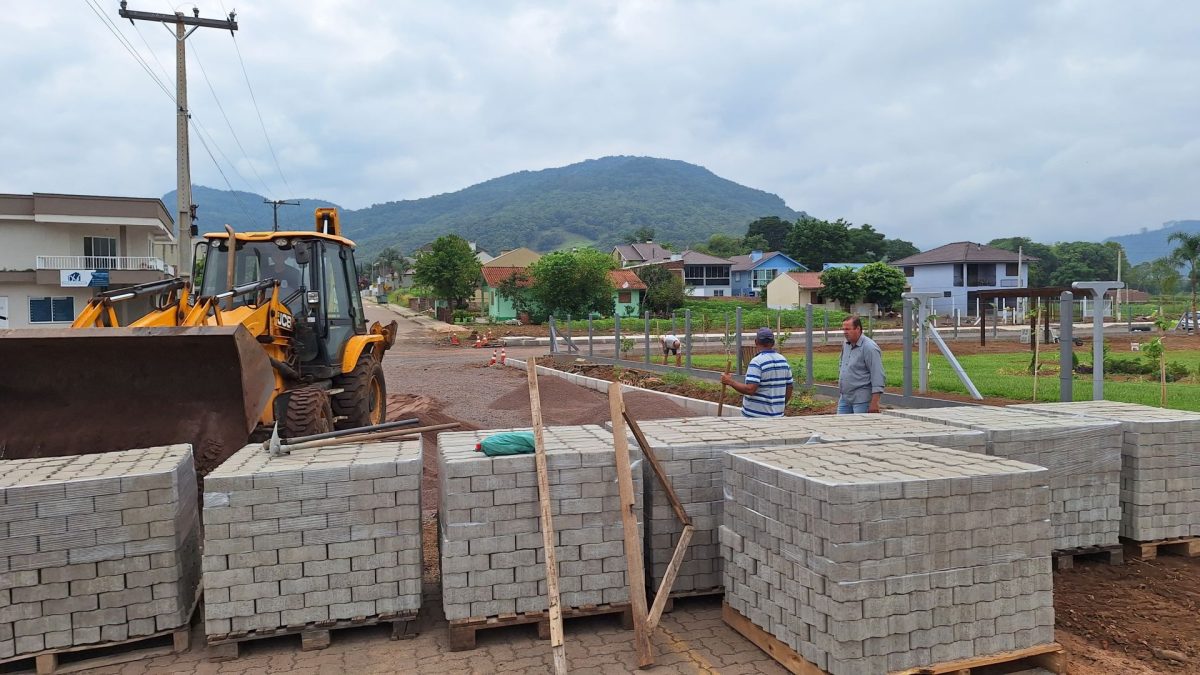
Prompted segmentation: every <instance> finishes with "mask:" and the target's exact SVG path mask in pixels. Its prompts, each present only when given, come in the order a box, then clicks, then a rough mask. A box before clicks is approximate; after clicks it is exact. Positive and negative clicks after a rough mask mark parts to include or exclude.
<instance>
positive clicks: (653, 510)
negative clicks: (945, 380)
mask: <svg viewBox="0 0 1200 675" xmlns="http://www.w3.org/2000/svg"><path fill="white" fill-rule="evenodd" d="M639 426H640V428H641V430H642V432H643V433H644V434H645V436H646V440H647V442H649V444H650V447H651V449H653V451H654V454H655V456H656V457H658V459H659V461H660V462H661V463H662V465H663V469H664V471H665V472H666V474H667V475H668V477H669V478H670V480H671V484H672V486H673V487H674V489H675V492H676V493H678V495H679V500H680V502H682V504H683V506H684V509H685V510H686V511H687V513H688V515H690V516H691V519H692V525H693V526H694V528H695V531H694V533H693V535H692V543H691V544H690V545H689V546H688V552H687V554H686V556H685V558H684V562H683V564H682V565H681V566H680V568H679V575H678V577H677V578H676V580H675V583H674V585H673V589H674V590H675V592H677V593H686V592H690V591H694V592H704V591H710V590H714V591H715V590H718V589H719V588H720V586H721V584H722V575H721V564H722V560H721V552H720V548H719V546H718V542H717V527H718V526H719V525H720V524H721V506H722V501H723V495H722V488H721V462H722V456H723V455H724V454H725V453H726V452H728V451H730V450H746V449H747V448H752V447H775V446H782V445H796V444H802V443H808V442H831V441H846V440H865V441H871V440H883V439H893V438H904V439H908V440H913V441H920V442H924V443H932V444H934V445H939V446H943V447H950V448H958V449H960V450H966V451H970V452H981V453H982V452H984V449H985V447H986V446H985V440H984V436H983V433H982V432H978V431H970V430H966V429H953V428H948V427H946V426H945V425H942V424H934V423H932V422H921V421H918V420H899V419H896V418H889V417H884V416H882V415H837V416H835V415H817V416H809V417H784V418H775V419H748V418H735V417H689V418H681V419H665V420H652V421H646V422H641V423H639ZM630 438H631V440H630V443H631V444H633V445H635V446H636V442H635V441H634V440H632V437H630ZM643 479H644V480H645V481H646V484H647V491H646V534H647V537H648V539H649V546H648V548H647V559H648V560H647V562H648V569H649V571H650V575H651V581H652V582H653V584H654V585H656V586H657V584H658V583H659V582H660V581H661V580H662V577H663V575H664V574H665V573H666V569H667V565H668V564H669V563H670V561H671V556H672V555H673V554H674V552H675V545H676V544H677V543H678V542H679V536H680V534H681V533H682V531H683V526H682V525H681V524H680V523H679V519H678V518H676V516H675V512H674V511H673V510H672V509H671V504H670V502H669V501H668V500H667V493H666V491H665V490H664V489H663V487H662V485H661V484H660V482H659V481H658V480H657V478H655V476H654V475H653V473H651V472H650V468H649V466H646V467H643Z"/></svg>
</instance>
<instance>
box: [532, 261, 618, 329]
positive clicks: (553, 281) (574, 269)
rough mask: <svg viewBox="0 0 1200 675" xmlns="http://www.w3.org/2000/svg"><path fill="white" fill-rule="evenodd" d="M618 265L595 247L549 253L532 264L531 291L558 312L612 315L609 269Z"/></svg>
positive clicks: (536, 299) (539, 302)
mask: <svg viewBox="0 0 1200 675" xmlns="http://www.w3.org/2000/svg"><path fill="white" fill-rule="evenodd" d="M615 266H616V263H615V262H614V261H613V259H612V258H610V257H609V256H607V255H605V254H603V253H601V252H600V251H597V250H596V249H593V248H581V249H577V250H574V251H556V252H554V253H549V254H547V255H545V256H542V258H541V259H540V260H538V261H537V262H535V263H534V264H533V265H531V266H530V267H529V275H530V277H531V278H532V279H533V285H532V286H531V287H530V295H531V297H532V298H533V300H534V301H536V302H537V303H538V304H539V305H541V306H542V307H543V308H544V309H545V310H546V311H547V312H549V313H550V314H554V315H557V316H563V315H567V314H570V315H572V316H586V315H587V314H589V313H591V312H598V313H600V314H603V315H604V316H611V315H612V313H613V307H614V305H613V285H612V280H611V279H609V276H608V272H609V270H611V269H613V268H614V267H615Z"/></svg>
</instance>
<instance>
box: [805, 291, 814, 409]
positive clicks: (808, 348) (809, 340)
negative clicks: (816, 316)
mask: <svg viewBox="0 0 1200 675" xmlns="http://www.w3.org/2000/svg"><path fill="white" fill-rule="evenodd" d="M804 386H806V387H808V388H809V389H810V390H811V389H812V386H813V306H812V303H809V304H808V305H807V306H806V307H805V308H804Z"/></svg>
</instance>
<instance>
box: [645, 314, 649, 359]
mask: <svg viewBox="0 0 1200 675" xmlns="http://www.w3.org/2000/svg"><path fill="white" fill-rule="evenodd" d="M646 363H647V364H649V363H650V311H649V310H647V311H646Z"/></svg>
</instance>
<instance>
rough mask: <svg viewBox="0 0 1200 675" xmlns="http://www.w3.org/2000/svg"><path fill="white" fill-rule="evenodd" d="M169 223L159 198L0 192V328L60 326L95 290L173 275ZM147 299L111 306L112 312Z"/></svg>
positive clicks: (135, 309)
mask: <svg viewBox="0 0 1200 675" xmlns="http://www.w3.org/2000/svg"><path fill="white" fill-rule="evenodd" d="M174 227H175V225H174V221H173V220H172V219H171V215H170V213H169V212H168V211H167V208H166V206H164V205H163V203H162V201H161V200H159V199H149V198H136V197H104V196H85V195H61V194H45V193H33V194H29V195H12V194H6V195H0V328H28V327H53V326H66V325H69V324H70V323H71V322H72V321H74V320H75V317H76V315H77V314H78V313H79V312H80V310H82V309H83V307H84V305H86V304H87V302H88V300H89V299H90V298H92V297H93V296H94V295H95V294H96V293H99V292H102V291H106V290H112V289H117V288H125V287H128V286H134V285H137V284H142V283H147V282H151V281H158V280H160V279H166V278H170V277H171V276H174V274H175V268H174V265H172V264H168V262H167V261H172V262H173V261H174V260H176V256H177V249H176V242H175V235H174ZM150 302H151V299H150V298H134V299H132V300H128V301H125V302H121V303H118V304H117V306H116V310H117V317H118V319H119V320H120V321H121V322H122V323H127V322H129V321H131V320H133V319H135V318H137V317H139V316H141V315H143V314H145V313H146V312H147V311H149V310H150Z"/></svg>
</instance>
